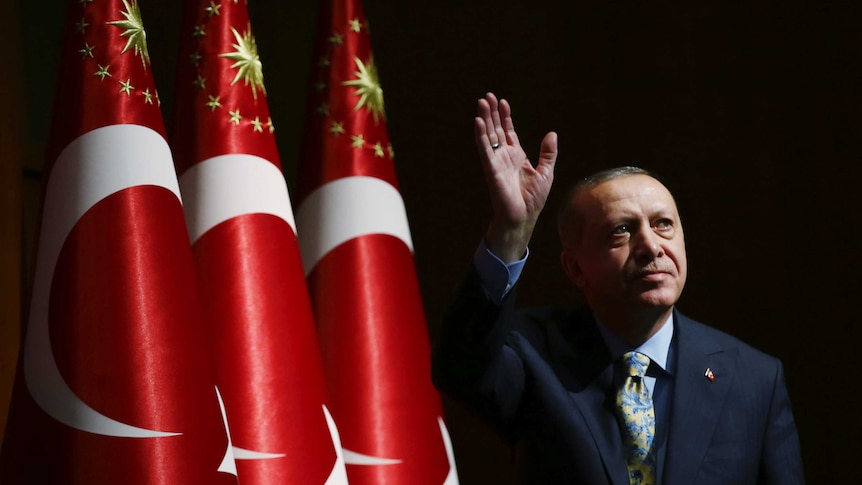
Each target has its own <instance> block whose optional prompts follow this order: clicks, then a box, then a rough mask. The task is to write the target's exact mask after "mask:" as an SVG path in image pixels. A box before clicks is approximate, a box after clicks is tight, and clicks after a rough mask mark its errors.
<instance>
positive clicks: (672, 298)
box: [636, 290, 679, 309]
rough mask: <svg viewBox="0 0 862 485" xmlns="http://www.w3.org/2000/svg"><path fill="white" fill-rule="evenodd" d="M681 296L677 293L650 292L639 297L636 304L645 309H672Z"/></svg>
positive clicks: (665, 291)
mask: <svg viewBox="0 0 862 485" xmlns="http://www.w3.org/2000/svg"><path fill="white" fill-rule="evenodd" d="M678 297H679V295H678V293H677V292H675V291H669V290H664V291H656V290H653V291H649V292H646V293H641V294H640V295H637V297H636V302H637V303H638V304H639V306H642V307H644V308H655V309H664V308H670V307H672V306H673V305H674V304H675V303H676V300H677V299H678Z"/></svg>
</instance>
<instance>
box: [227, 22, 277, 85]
mask: <svg viewBox="0 0 862 485" xmlns="http://www.w3.org/2000/svg"><path fill="white" fill-rule="evenodd" d="M230 30H231V31H232V32H233V36H234V38H236V42H237V43H236V44H233V48H234V49H236V50H235V51H233V52H225V53H224V54H219V57H225V58H227V59H230V60H232V61H236V62H234V63H233V65H231V66H230V67H231V69H236V70H237V71H236V76H235V77H234V78H233V81H231V82H230V84H231V86H233V85H234V84H236V83H237V81H239V80H240V79H242V80H243V81H244V82H245V85H246V86H249V85H250V86H251V94H252V96H253V97H254V99H257V90H258V88H260V90H261V91H262V92H263V93H264V94H265V93H266V88H264V86H263V64H261V62H260V57H258V55H257V43H255V41H254V36H252V35H251V24H249V25H248V27H247V28H246V31H245V33H244V34H242V35H240V34H239V32H237V31H236V29H234V28H233V27H231V29H230Z"/></svg>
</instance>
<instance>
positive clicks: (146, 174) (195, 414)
mask: <svg viewBox="0 0 862 485" xmlns="http://www.w3.org/2000/svg"><path fill="white" fill-rule="evenodd" d="M69 4H70V5H69V21H68V23H67V33H66V38H65V42H64V43H63V46H62V59H61V68H60V73H59V76H58V82H57V85H58V89H57V95H56V104H55V108H54V122H53V125H52V135H51V141H50V145H49V149H48V153H47V159H46V166H45V175H44V182H45V185H44V192H43V207H42V214H41V228H40V232H39V245H38V249H37V261H36V270H35V275H34V282H33V288H32V295H31V301H30V307H29V315H28V317H29V319H28V322H27V326H26V329H25V342H24V347H23V352H22V356H21V359H20V362H19V365H18V373H17V377H16V383H15V389H14V395H13V401H12V406H11V410H10V416H9V425H8V428H7V433H6V436H5V440H4V443H3V450H2V457H0V482H2V483H4V484H19V483H21V484H33V483H39V484H52V483H62V484H93V483H123V484H154V483H164V484H169V483H170V484H177V483H213V484H222V483H224V484H228V483H236V477H235V476H234V475H231V474H229V473H223V472H220V471H219V467H220V465H221V464H222V463H223V462H224V461H225V457H226V455H228V447H227V444H228V442H227V436H226V433H225V428H224V421H223V419H222V416H221V413H220V410H219V403H218V398H217V393H216V388H215V379H214V375H213V372H212V368H211V357H210V354H209V351H208V349H207V346H206V345H203V341H204V333H203V326H202V321H201V315H200V306H199V305H200V303H199V299H198V294H197V291H196V288H195V276H194V264H193V261H192V254H191V248H190V245H189V240H188V235H187V233H186V229H185V221H184V218H183V212H182V205H181V202H180V195H179V186H178V183H177V177H176V172H175V169H174V166H173V160H172V158H171V152H170V150H169V148H168V143H167V140H166V136H165V130H164V125H163V120H162V117H161V116H162V115H161V111H160V107H159V98H158V94H157V92H156V88H155V85H154V83H153V77H152V73H151V70H150V61H149V54H148V50H147V45H146V40H145V34H144V30H143V23H142V21H141V16H140V10H139V8H138V5H137V3H136V2H135V1H134V0H126V1H119V0H95V1H92V2H79V1H75V2H69Z"/></svg>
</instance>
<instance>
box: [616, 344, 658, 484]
mask: <svg viewBox="0 0 862 485" xmlns="http://www.w3.org/2000/svg"><path fill="white" fill-rule="evenodd" d="M649 363H650V360H649V357H647V356H646V355H644V354H641V353H640V352H626V354H625V355H623V361H622V364H623V365H622V367H623V371H624V372H625V373H626V374H625V375H626V376H627V377H626V379H625V382H624V383H623V386H622V388H620V390H619V392H618V393H617V412H618V413H619V418H620V426H621V428H622V435H623V449H624V450H625V453H626V462H627V463H628V468H629V481H630V482H631V484H632V485H653V484H655V456H654V455H653V449H652V447H653V439H654V438H655V411H654V410H653V405H652V396H650V392H649V389H647V387H646V384H645V383H644V380H643V376H644V375H646V370H647V367H649Z"/></svg>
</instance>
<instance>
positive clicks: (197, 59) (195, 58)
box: [189, 52, 203, 67]
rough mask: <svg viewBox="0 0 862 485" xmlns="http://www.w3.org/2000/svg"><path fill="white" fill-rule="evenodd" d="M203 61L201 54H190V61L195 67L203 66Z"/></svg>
mask: <svg viewBox="0 0 862 485" xmlns="http://www.w3.org/2000/svg"><path fill="white" fill-rule="evenodd" d="M201 59H203V56H202V55H201V54H200V52H192V53H191V54H189V61H190V62H191V63H192V65H193V66H195V67H198V66H200V65H201Z"/></svg>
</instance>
